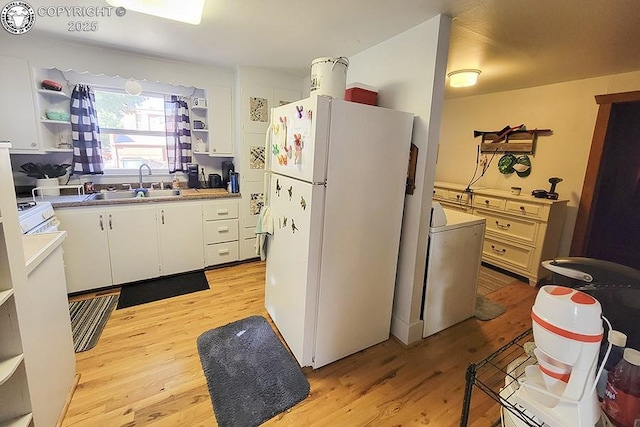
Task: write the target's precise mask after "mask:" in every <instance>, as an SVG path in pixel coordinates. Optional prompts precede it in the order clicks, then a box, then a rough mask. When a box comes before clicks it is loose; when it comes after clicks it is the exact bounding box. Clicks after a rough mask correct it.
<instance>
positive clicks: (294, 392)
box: [198, 316, 309, 427]
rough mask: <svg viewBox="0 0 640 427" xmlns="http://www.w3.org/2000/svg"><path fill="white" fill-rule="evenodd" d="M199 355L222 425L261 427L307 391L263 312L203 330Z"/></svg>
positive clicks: (307, 382)
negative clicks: (262, 314)
mask: <svg viewBox="0 0 640 427" xmlns="http://www.w3.org/2000/svg"><path fill="white" fill-rule="evenodd" d="M198 353H199V354H200V362H201V363H202V369H203V371H204V375H205V377H206V379H207V386H208V388H209V394H210V395H211V401H212V403H213V412H214V413H215V416H216V421H217V422H218V425H220V426H221V427H229V426H233V427H250V426H257V425H260V424H261V423H263V422H265V421H267V420H268V419H270V418H272V417H274V416H275V415H277V414H279V413H281V412H284V411H286V410H287V409H289V408H291V407H292V406H294V405H295V404H297V403H299V402H301V401H302V400H304V399H305V398H306V397H307V396H308V395H309V381H307V379H306V378H305V376H304V374H303V373H302V370H301V369H300V366H298V363H297V362H296V361H295V359H294V358H293V356H291V354H290V353H289V351H288V350H287V349H286V348H285V347H284V346H283V344H282V343H281V341H280V339H279V338H278V337H277V336H276V334H275V333H274V332H273V329H271V326H270V325H269V323H268V322H267V321H266V319H265V318H264V317H262V316H251V317H248V318H246V319H242V320H239V321H237V322H233V323H230V324H228V325H225V326H221V327H219V328H215V329H211V330H209V331H207V332H204V333H203V334H202V335H200V336H199V337H198Z"/></svg>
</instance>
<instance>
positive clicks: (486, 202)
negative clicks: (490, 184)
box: [473, 194, 505, 211]
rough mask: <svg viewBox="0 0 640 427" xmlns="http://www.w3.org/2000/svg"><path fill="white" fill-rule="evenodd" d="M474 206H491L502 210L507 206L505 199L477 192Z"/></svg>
mask: <svg viewBox="0 0 640 427" xmlns="http://www.w3.org/2000/svg"><path fill="white" fill-rule="evenodd" d="M473 206H474V207H476V208H491V209H500V210H501V211H503V210H504V206H505V199H501V198H498V197H491V196H484V195H482V194H476V195H475V196H474V197H473Z"/></svg>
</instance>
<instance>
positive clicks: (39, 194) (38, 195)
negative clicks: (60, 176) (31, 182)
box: [31, 185, 84, 201]
mask: <svg viewBox="0 0 640 427" xmlns="http://www.w3.org/2000/svg"><path fill="white" fill-rule="evenodd" d="M52 189H53V190H55V189H58V190H62V189H74V190H76V191H77V193H78V196H84V186H83V185H52V186H46V187H35V188H33V189H31V197H32V198H33V200H34V201H36V200H37V199H44V197H45V194H44V191H46V190H52Z"/></svg>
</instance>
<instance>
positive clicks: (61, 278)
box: [16, 233, 76, 426]
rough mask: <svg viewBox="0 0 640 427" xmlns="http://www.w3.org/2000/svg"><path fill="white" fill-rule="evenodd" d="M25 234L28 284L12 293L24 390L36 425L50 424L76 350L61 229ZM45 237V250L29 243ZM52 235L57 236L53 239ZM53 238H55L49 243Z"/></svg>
mask: <svg viewBox="0 0 640 427" xmlns="http://www.w3.org/2000/svg"><path fill="white" fill-rule="evenodd" d="M56 234H58V235H59V236H60V237H52V236H55V234H40V235H33V236H26V237H25V238H24V239H25V244H24V247H25V259H26V260H27V271H28V284H29V286H28V289H25V290H24V292H23V293H22V294H18V295H16V301H17V303H18V318H19V319H20V329H21V332H22V345H23V348H24V359H25V365H26V368H27V379H28V383H29V393H30V395H31V406H32V409H33V421H34V424H35V425H36V426H54V425H56V423H57V422H58V420H59V419H60V415H61V414H62V412H63V410H64V406H65V402H66V400H67V398H68V397H69V395H70V392H71V391H72V389H73V385H74V379H75V374H76V355H75V352H74V349H73V337H72V332H71V319H70V317H69V302H68V300H67V286H66V282H65V274H64V263H63V259H62V247H61V246H60V240H61V239H62V238H64V233H56ZM45 240H49V241H50V242H51V243H50V244H48V245H47V250H46V252H45V253H44V254H43V255H40V253H41V252H42V250H37V251H36V253H35V254H30V255H28V254H27V253H29V252H34V250H33V248H36V247H39V246H40V244H38V243H39V241H40V242H42V241H45ZM56 240H57V242H56ZM53 243H55V244H53Z"/></svg>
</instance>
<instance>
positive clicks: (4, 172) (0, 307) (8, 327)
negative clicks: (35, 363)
mask: <svg viewBox="0 0 640 427" xmlns="http://www.w3.org/2000/svg"><path fill="white" fill-rule="evenodd" d="M0 181H1V182H5V183H11V184H13V177H12V176H11V163H10V161H9V145H8V144H2V143H0ZM21 239H22V232H21V230H20V226H19V225H18V212H17V210H16V198H15V195H14V193H13V192H12V191H2V192H0V425H6V424H9V425H11V423H16V424H17V425H23V426H28V425H29V424H30V423H31V419H32V413H31V401H30V395H29V385H28V383H27V373H26V369H25V363H24V351H23V347H22V337H21V331H20V325H19V322H18V315H17V308H16V298H15V293H14V288H15V287H23V288H24V287H26V286H27V275H26V269H25V265H24V255H23V253H22V252H23V251H22V240H21ZM18 420H20V421H21V423H18Z"/></svg>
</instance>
